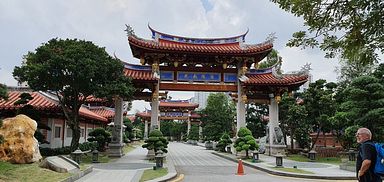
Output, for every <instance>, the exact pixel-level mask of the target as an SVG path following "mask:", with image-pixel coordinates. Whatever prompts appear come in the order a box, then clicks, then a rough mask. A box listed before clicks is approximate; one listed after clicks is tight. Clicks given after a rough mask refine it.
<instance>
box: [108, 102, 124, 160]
mask: <svg viewBox="0 0 384 182" xmlns="http://www.w3.org/2000/svg"><path fill="white" fill-rule="evenodd" d="M114 102H115V118H114V126H113V130H112V140H111V142H110V143H109V145H108V146H109V149H108V156H110V157H121V156H123V155H124V152H123V147H124V143H123V127H122V126H123V99H122V98H120V97H116V98H115V101H114Z"/></svg>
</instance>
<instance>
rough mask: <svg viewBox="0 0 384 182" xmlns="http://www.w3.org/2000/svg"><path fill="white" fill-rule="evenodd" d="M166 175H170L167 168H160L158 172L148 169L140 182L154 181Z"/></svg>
mask: <svg viewBox="0 0 384 182" xmlns="http://www.w3.org/2000/svg"><path fill="white" fill-rule="evenodd" d="M166 174H168V169H167V168H160V169H157V170H153V169H147V170H145V171H144V173H143V175H142V176H141V178H140V182H142V181H148V180H152V179H155V178H160V177H162V176H165V175H166Z"/></svg>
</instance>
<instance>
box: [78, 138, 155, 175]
mask: <svg viewBox="0 0 384 182" xmlns="http://www.w3.org/2000/svg"><path fill="white" fill-rule="evenodd" d="M147 152H148V150H147V149H145V148H142V147H141V146H139V147H137V148H136V149H134V150H133V151H131V152H129V153H128V154H126V155H124V156H123V157H121V158H118V159H117V160H116V161H114V162H110V163H99V164H94V165H93V171H92V172H91V173H89V174H87V175H85V176H84V177H82V178H80V179H79V180H77V181H79V182H105V181H114V182H120V181H124V182H129V181H131V182H137V181H139V179H140V177H141V175H142V173H143V171H144V170H145V169H151V168H152V167H153V166H154V165H155V164H154V163H149V162H148V160H146V155H147Z"/></svg>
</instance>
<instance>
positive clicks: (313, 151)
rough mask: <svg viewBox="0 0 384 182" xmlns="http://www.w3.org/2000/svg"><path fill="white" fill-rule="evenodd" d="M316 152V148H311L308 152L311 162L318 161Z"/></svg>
mask: <svg viewBox="0 0 384 182" xmlns="http://www.w3.org/2000/svg"><path fill="white" fill-rule="evenodd" d="M316 153H317V152H316V151H315V150H311V151H309V152H308V157H309V160H310V161H311V162H314V161H316Z"/></svg>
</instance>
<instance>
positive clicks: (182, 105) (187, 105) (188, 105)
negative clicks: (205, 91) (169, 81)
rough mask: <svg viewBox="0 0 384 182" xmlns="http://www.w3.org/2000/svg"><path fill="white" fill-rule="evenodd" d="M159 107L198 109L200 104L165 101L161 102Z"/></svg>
mask: <svg viewBox="0 0 384 182" xmlns="http://www.w3.org/2000/svg"><path fill="white" fill-rule="evenodd" d="M159 107H179V108H198V107H199V104H196V103H190V102H188V101H173V100H165V101H160V106H159Z"/></svg>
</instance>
